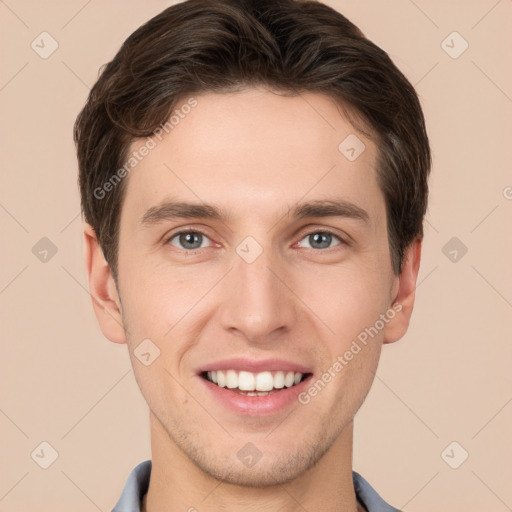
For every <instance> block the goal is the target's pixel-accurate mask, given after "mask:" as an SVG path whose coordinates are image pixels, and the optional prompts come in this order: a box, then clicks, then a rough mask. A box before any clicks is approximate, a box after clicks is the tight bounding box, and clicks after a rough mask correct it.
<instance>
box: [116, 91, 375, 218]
mask: <svg viewBox="0 0 512 512" xmlns="http://www.w3.org/2000/svg"><path fill="white" fill-rule="evenodd" d="M149 140H150V139H142V140H138V141H136V142H134V143H133V144H132V145H131V147H130V154H133V153H138V152H139V153H141V148H142V147H143V146H145V145H146V146H148V147H149V146H151V148H152V149H150V150H149V151H145V152H144V153H146V154H145V156H144V157H142V158H140V161H138V163H137V164H136V166H135V167H134V168H133V170H132V171H130V173H129V175H128V178H127V179H128V183H127V184H126V185H127V190H126V194H125V200H124V205H123V208H122V217H123V216H125V214H126V215H130V217H131V216H132V213H133V214H134V215H137V216H138V220H139V221H140V219H141V217H142V216H143V215H144V214H145V212H146V211H147V210H148V209H149V208H151V207H154V206H156V205H157V204H158V203H159V202H160V201H162V200H163V199H164V198H165V197H167V196H172V197H174V198H180V199H183V200H188V201H194V202H196V203H197V202H207V203H216V204H219V205H223V207H224V209H226V210H231V209H233V210H237V211H239V212H242V211H243V210H246V211H245V212H244V213H247V211H249V212H250V211H252V212H254V213H256V212H258V214H260V215H264V214H265V213H267V214H268V215H269V216H271V215H273V214H274V213H275V212H274V210H277V209H279V208H280V207H281V206H282V205H286V206H287V207H290V205H292V204H293V203H297V202H298V201H299V200H315V199H330V198H334V197H344V198H345V199H346V200H348V201H350V202H352V203H354V204H359V205H360V206H361V207H362V208H364V209H365V210H367V211H369V213H370V216H379V215H380V214H381V213H382V207H383V204H384V202H383V197H382V194H381V192H380V190H379V188H378V186H377V181H376V171H375V165H376V159H377V148H376V146H375V144H374V143H373V142H372V141H371V140H370V139H368V138H367V137H365V136H364V135H362V134H361V133H360V132H359V131H358V130H356V128H354V126H352V124H351V123H350V122H349V120H348V119H347V118H346V116H345V115H344V112H343V110H342V109H341V108H340V106H339V105H338V104H337V103H336V102H334V101H333V100H332V99H331V98H329V97H327V96H324V95H321V94H314V93H305V94H301V95H298V96H284V95H280V94H275V93H272V92H270V91H266V90H261V89H248V90H244V91H242V92H236V93H227V94H217V93H205V94H201V95H194V96H193V97H190V98H185V99H183V100H182V102H181V103H178V104H177V105H176V106H175V108H174V110H173V113H172V116H171V117H170V119H169V121H168V123H167V124H166V125H165V126H163V127H162V128H161V129H160V130H157V133H155V136H153V137H151V141H152V142H151V144H149V142H148V141H149ZM346 141H348V142H346ZM347 150H349V151H348V153H347ZM359 153H360V154H359ZM354 154H355V156H356V157H357V158H355V159H354ZM358 155H359V156H358ZM279 211H280V212H282V209H280V210H279ZM132 220H133V219H132Z"/></svg>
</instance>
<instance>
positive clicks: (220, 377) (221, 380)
mask: <svg viewBox="0 0 512 512" xmlns="http://www.w3.org/2000/svg"><path fill="white" fill-rule="evenodd" d="M213 374H215V378H216V379H217V385H218V386H220V387H221V388H225V387H226V376H225V375H224V372H212V380H213V382H215V380H214V377H213Z"/></svg>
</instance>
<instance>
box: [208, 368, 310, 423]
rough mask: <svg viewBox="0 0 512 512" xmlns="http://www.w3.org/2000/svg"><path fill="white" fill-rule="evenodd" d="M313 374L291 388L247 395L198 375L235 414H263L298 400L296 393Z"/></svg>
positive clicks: (276, 410) (297, 393) (282, 408)
mask: <svg viewBox="0 0 512 512" xmlns="http://www.w3.org/2000/svg"><path fill="white" fill-rule="evenodd" d="M312 377H313V376H312V375H308V376H307V377H306V378H305V379H304V380H303V381H302V382H299V384H296V385H295V386H292V387H291V388H283V389H281V391H275V392H274V393H271V394H269V395H263V396H248V395H241V394H240V393H237V392H236V391H232V390H231V389H229V388H221V387H220V386H217V384H214V383H213V382H210V381H209V380H207V379H205V378H203V377H201V376H199V379H201V381H202V382H203V383H204V385H205V386H206V388H207V389H208V390H210V392H211V393H212V395H213V396H214V397H215V399H216V400H218V401H219V402H221V403H222V404H223V405H224V406H225V407H227V408H228V409H230V410H232V411H234V412H236V413H237V414H245V415H246V416H265V415H271V414H275V413H278V412H280V411H282V410H284V409H285V408H287V407H289V406H290V405H291V404H292V403H293V402H298V395H299V394H300V393H302V392H303V391H304V390H305V388H306V387H307V386H308V384H309V381H310V380H311V378H312Z"/></svg>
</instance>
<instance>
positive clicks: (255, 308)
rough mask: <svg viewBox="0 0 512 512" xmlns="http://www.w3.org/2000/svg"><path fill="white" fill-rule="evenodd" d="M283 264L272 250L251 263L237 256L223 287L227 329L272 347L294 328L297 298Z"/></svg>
mask: <svg viewBox="0 0 512 512" xmlns="http://www.w3.org/2000/svg"><path fill="white" fill-rule="evenodd" d="M283 263H284V262H281V263H279V262H278V260H277V258H276V257H273V256H272V255H271V249H265V250H263V252H262V253H261V254H260V255H259V256H258V257H257V258H256V260H254V261H252V262H251V263H249V262H248V261H246V260H245V259H244V258H242V257H240V256H239V255H238V254H237V253H235V255H234V258H233V269H232V270H231V272H229V274H228V275H227V276H226V279H225V280H223V284H222V286H223V288H222V292H221V293H222V300H221V301H220V320H221V323H222V328H223V329H225V330H227V331H230V334H235V335H237V336H240V337H243V338H246V339H247V340H248V341H249V342H251V344H254V345H264V344H269V345H272V344H273V343H275V341H276V339H277V338H278V337H280V336H282V335H283V334H284V333H286V332H287V331H289V330H290V329H291V328H292V325H293V323H294V322H295V320H296V312H297V298H296V296H295V295H294V294H293V291H292V290H293V279H292V276H291V273H290V271H289V270H288V272H287V271H286V269H285V267H286V265H285V264H283ZM288 268H289V267H288Z"/></svg>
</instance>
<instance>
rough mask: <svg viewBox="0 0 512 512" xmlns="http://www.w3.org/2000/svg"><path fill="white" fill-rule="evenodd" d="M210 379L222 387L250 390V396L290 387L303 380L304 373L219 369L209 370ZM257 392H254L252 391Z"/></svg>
mask: <svg viewBox="0 0 512 512" xmlns="http://www.w3.org/2000/svg"><path fill="white" fill-rule="evenodd" d="M206 375H207V378H208V380H209V381H211V382H214V383H216V384H217V385H218V386H220V387H221V388H223V387H228V388H230V389H235V388H238V389H239V390H241V391H248V393H247V395H248V396H255V395H259V396H262V395H263V394H267V393H266V392H268V391H272V389H282V388H284V387H287V388H290V387H292V386H294V385H296V384H299V382H300V381H301V380H302V377H303V376H304V374H302V373H298V372H297V373H294V372H286V373H285V372H283V371H277V372H270V371H264V372H260V373H252V372H246V371H240V372H237V371H236V370H217V371H209V372H207V374H206ZM254 391H255V392H256V393H254V394H253V393H252V392H254Z"/></svg>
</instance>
